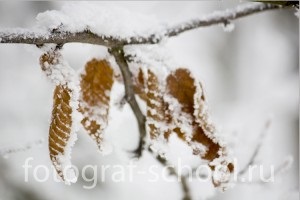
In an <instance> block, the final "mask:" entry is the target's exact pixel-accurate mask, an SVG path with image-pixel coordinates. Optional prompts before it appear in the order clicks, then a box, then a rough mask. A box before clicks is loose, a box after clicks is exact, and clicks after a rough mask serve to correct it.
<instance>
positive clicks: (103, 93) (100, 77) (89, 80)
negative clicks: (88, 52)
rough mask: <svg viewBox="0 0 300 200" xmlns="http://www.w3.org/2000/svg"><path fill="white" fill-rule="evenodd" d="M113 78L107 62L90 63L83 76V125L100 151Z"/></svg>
mask: <svg viewBox="0 0 300 200" xmlns="http://www.w3.org/2000/svg"><path fill="white" fill-rule="evenodd" d="M113 78H114V72H113V69H112V67H111V66H110V65H109V63H108V62H107V61H106V60H96V59H93V60H91V61H89V62H88V63H87V64H86V66H85V71H84V73H83V74H81V82H80V86H81V97H80V112H81V113H82V114H83V116H84V118H83V120H82V121H81V123H82V125H83V127H84V128H85V129H86V131H87V132H88V134H89V135H90V136H91V138H92V139H93V140H94V141H95V142H96V143H97V146H98V148H99V150H100V151H102V146H101V143H102V140H103V138H102V137H103V136H102V133H103V130H104V129H105V127H106V126H107V121H108V112H109V101H110V92H111V89H112V85H113V82H114V79H113Z"/></svg>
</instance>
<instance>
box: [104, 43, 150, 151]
mask: <svg viewBox="0 0 300 200" xmlns="http://www.w3.org/2000/svg"><path fill="white" fill-rule="evenodd" d="M109 51H110V53H111V54H112V55H113V56H114V58H115V60H116V62H117V64H118V65H119V68H120V71H121V73H122V76H123V80H124V86H125V99H126V101H127V102H128V103H129V105H130V107H131V109H132V111H133V113H134V115H135V117H136V119H137V122H138V127H139V132H140V142H139V145H138V147H137V149H136V150H134V153H135V155H136V156H137V157H141V156H142V152H143V147H144V143H145V137H146V127H145V125H146V117H145V116H144V114H143V113H142V111H141V109H140V107H139V105H138V103H137V101H136V98H135V93H134V90H133V83H132V74H131V72H130V70H129V67H128V64H127V61H126V59H125V55H124V51H123V47H118V48H112V49H110V50H109Z"/></svg>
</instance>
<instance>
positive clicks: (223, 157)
mask: <svg viewBox="0 0 300 200" xmlns="http://www.w3.org/2000/svg"><path fill="white" fill-rule="evenodd" d="M167 92H168V93H169V94H170V95H171V96H172V97H173V98H175V99H176V100H177V102H176V101H174V100H173V101H170V100H169V102H171V104H177V105H173V107H180V108H181V109H180V113H177V116H182V115H183V114H182V113H185V114H186V115H187V116H186V117H185V118H186V119H188V120H186V121H183V120H181V119H178V117H177V119H175V124H176V126H177V127H176V128H175V129H174V130H173V131H174V132H175V133H176V134H177V135H178V137H179V138H181V139H183V140H184V141H186V142H187V144H188V145H190V146H191V147H192V149H193V151H194V154H196V155H198V154H199V155H200V156H201V158H203V159H205V160H208V161H209V165H210V167H211V168H212V169H213V170H215V169H216V168H215V167H214V166H215V163H216V161H219V162H218V164H219V165H220V166H223V168H218V169H217V170H219V169H221V171H220V170H219V171H216V173H219V175H218V176H217V175H216V176H213V183H214V185H215V186H216V187H225V184H226V183H227V182H228V181H229V178H228V177H229V176H230V173H232V172H233V164H232V163H231V162H230V160H229V159H228V158H227V151H226V148H225V146H224V144H223V143H222V141H220V140H219V139H218V137H217V136H216V130H215V128H214V126H213V124H212V122H211V120H210V118H209V114H208V108H207V105H206V100H205V96H204V93H203V88H202V85H201V84H200V83H198V82H197V81H196V80H195V78H194V77H193V76H192V75H191V73H190V72H189V71H188V70H187V69H183V68H179V69H177V70H175V71H174V72H173V73H171V74H170V75H169V76H168V77H167ZM177 112H178V111H177ZM181 112H182V113H181ZM172 115H173V116H176V112H175V113H174V112H173V114H172ZM186 126H187V127H191V129H192V135H191V134H190V133H189V132H187V131H185V130H184V129H183V128H182V127H186ZM224 168H227V169H228V170H227V171H226V170H224ZM225 172H228V173H227V174H226V173H225ZM220 174H221V175H222V176H221V175H220ZM218 178H219V179H218Z"/></svg>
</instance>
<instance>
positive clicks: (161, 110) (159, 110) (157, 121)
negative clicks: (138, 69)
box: [147, 70, 171, 139]
mask: <svg viewBox="0 0 300 200" xmlns="http://www.w3.org/2000/svg"><path fill="white" fill-rule="evenodd" d="M147 122H148V123H147V124H148V128H149V132H150V137H151V139H156V138H158V137H159V135H160V134H162V133H163V134H164V135H163V136H164V137H168V136H169V134H170V132H171V131H170V130H162V129H161V127H165V125H167V124H170V123H171V115H170V113H169V110H168V105H167V103H166V102H165V101H164V99H163V91H162V88H161V87H160V83H159V80H158V78H157V76H156V75H155V74H154V73H153V72H152V71H151V70H148V79H147Z"/></svg>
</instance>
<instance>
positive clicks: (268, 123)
mask: <svg viewBox="0 0 300 200" xmlns="http://www.w3.org/2000/svg"><path fill="white" fill-rule="evenodd" d="M270 126H271V120H270V119H269V120H268V121H266V123H265V125H264V128H263V130H262V132H261V133H260V135H259V137H258V143H257V145H256V147H255V149H254V152H253V154H252V156H251V157H250V159H249V161H248V163H247V164H246V165H245V167H244V168H243V169H242V170H241V171H239V173H238V175H239V176H241V175H244V174H245V173H247V170H248V169H249V166H251V165H253V164H254V163H255V160H256V158H257V156H258V154H259V152H260V149H261V147H262V144H263V141H264V139H265V137H266V135H267V133H268V130H269V128H270Z"/></svg>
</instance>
